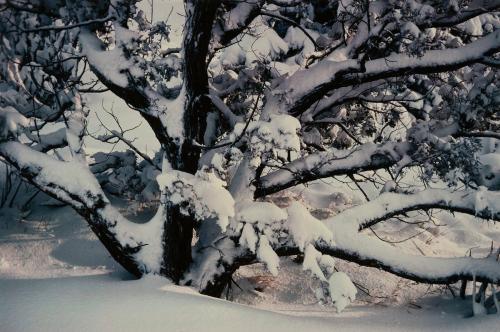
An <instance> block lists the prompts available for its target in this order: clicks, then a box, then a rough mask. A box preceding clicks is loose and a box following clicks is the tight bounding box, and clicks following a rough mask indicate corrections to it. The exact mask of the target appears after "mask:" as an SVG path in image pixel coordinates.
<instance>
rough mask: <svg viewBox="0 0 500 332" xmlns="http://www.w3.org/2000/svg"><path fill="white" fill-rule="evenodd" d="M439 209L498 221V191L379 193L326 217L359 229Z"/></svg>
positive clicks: (499, 201) (437, 190) (337, 225)
mask: <svg viewBox="0 0 500 332" xmlns="http://www.w3.org/2000/svg"><path fill="white" fill-rule="evenodd" d="M429 209H441V210H449V211H453V212H461V213H466V214H470V215H474V216H478V217H480V218H484V219H492V220H495V221H500V193H498V192H496V191H487V190H486V189H485V188H483V187H481V188H480V190H457V191H450V190H445V189H426V190H423V191H420V192H416V193H408V194H405V193H393V192H387V193H383V194H381V195H380V196H379V197H377V198H376V199H374V200H372V201H370V202H367V203H364V204H362V205H359V206H356V207H353V208H351V209H348V210H346V211H344V212H341V213H339V214H338V215H336V216H334V217H332V219H331V220H329V223H330V224H331V225H335V227H342V226H341V225H345V226H346V227H354V228H355V229H356V230H362V229H365V228H368V227H370V226H373V225H375V224H376V223H378V222H380V221H383V220H387V219H389V218H391V217H394V216H396V215H400V214H403V213H405V212H410V211H416V210H429Z"/></svg>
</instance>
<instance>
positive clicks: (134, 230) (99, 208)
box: [0, 142, 148, 276]
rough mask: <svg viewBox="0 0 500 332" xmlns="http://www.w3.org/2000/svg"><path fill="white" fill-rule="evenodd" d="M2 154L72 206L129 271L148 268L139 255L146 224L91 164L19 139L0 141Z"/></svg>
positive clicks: (138, 272) (40, 186)
mask: <svg viewBox="0 0 500 332" xmlns="http://www.w3.org/2000/svg"><path fill="white" fill-rule="evenodd" d="M0 156H1V157H2V158H3V159H5V160H6V161H7V162H8V163H9V164H10V165H13V166H14V167H15V168H17V170H18V171H19V174H20V175H21V176H22V177H23V178H24V179H25V180H27V181H28V182H30V183H31V184H33V185H34V186H35V187H37V188H38V189H40V190H42V191H43V192H45V193H47V194H49V195H51V196H52V197H54V198H56V199H58V200H60V201H62V202H64V203H67V204H69V205H70V206H72V207H73V208H74V209H75V211H76V212H78V214H80V215H81V216H83V217H84V218H85V220H86V221H87V222H88V224H89V226H90V228H91V229H92V230H93V231H94V233H95V234H96V235H97V237H98V238H99V240H100V241H101V242H102V243H103V244H104V246H105V247H106V249H107V250H108V251H109V252H110V254H111V255H112V256H113V258H114V259H115V260H116V261H117V262H119V263H120V264H121V265H122V266H123V267H124V268H125V269H126V270H127V271H129V272H130V273H132V274H133V275H135V276H141V275H142V274H143V273H144V272H145V271H147V269H148V267H147V266H146V265H145V264H144V263H143V262H141V261H140V260H139V259H137V256H136V255H137V254H138V253H139V252H140V250H141V248H143V246H144V242H143V241H141V239H140V234H142V233H143V232H142V231H141V228H143V227H145V225H139V224H133V223H131V222H129V221H128V220H126V219H125V218H123V217H122V216H121V214H120V213H119V212H118V211H116V210H115V209H114V208H113V207H112V206H111V204H110V202H109V200H108V199H107V198H106V196H105V194H104V193H103V192H102V190H101V189H100V186H99V184H98V183H97V180H96V179H95V177H94V176H93V175H92V173H91V172H90V170H89V169H88V168H87V167H85V166H84V165H83V164H81V163H79V162H77V161H70V162H64V161H59V160H55V159H53V158H52V157H50V156H48V155H46V154H44V153H41V152H38V151H35V150H33V149H31V148H29V147H27V146H25V145H23V144H21V143H18V142H4V143H0Z"/></svg>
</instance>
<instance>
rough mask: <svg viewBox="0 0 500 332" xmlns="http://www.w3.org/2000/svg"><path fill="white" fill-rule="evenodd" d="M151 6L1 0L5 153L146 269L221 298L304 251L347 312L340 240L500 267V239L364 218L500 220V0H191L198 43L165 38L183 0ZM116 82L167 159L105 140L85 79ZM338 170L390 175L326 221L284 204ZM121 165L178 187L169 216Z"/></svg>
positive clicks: (433, 265)
mask: <svg viewBox="0 0 500 332" xmlns="http://www.w3.org/2000/svg"><path fill="white" fill-rule="evenodd" d="M136 5H137V4H136V1H130V0H111V1H91V0H87V1H70V0H66V1H63V0H50V1H49V0H46V1H44V0H39V1H29V2H23V1H17V0H6V1H2V2H1V6H2V7H1V8H2V11H1V13H0V15H1V16H0V21H1V25H0V33H1V35H2V43H1V46H0V47H1V53H0V56H1V63H2V66H1V72H0V91H1V93H0V107H1V108H0V156H1V157H2V159H3V161H4V162H6V163H8V164H9V165H12V166H14V167H15V168H17V169H18V171H19V173H20V175H21V176H22V177H23V178H24V179H25V180H27V181H29V182H30V183H32V184H33V185H34V186H36V187H37V188H39V189H40V190H41V191H43V192H45V193H47V194H49V195H51V196H53V197H55V198H57V199H59V200H61V201H63V202H65V203H67V204H69V205H71V206H72V207H73V208H74V209H75V210H76V211H77V212H78V213H79V214H80V215H82V216H83V217H84V218H85V220H86V221H87V222H88V224H89V226H90V227H91V229H92V230H93V231H94V232H95V234H96V235H97V237H98V238H99V239H100V240H101V242H102V243H103V244H104V245H105V247H106V248H107V249H108V251H109V252H110V253H111V255H112V256H113V258H114V259H115V260H117V261H118V262H119V263H120V264H121V265H122V266H123V267H124V268H125V269H126V270H127V271H129V272H130V273H132V274H134V275H136V276H138V277H139V276H141V275H143V274H146V273H156V274H160V275H162V276H165V277H168V278H170V279H172V280H173V281H174V282H176V283H179V284H186V285H191V286H194V287H196V288H198V289H200V291H201V292H202V293H205V294H209V295H214V296H219V295H220V294H221V293H222V291H223V290H224V288H225V287H226V286H227V284H228V282H229V281H230V278H231V275H232V273H234V271H235V270H236V269H237V268H238V267H240V266H242V265H245V264H252V263H254V262H257V261H262V262H264V263H266V265H267V267H268V269H269V270H270V272H271V273H273V274H275V273H277V272H278V263H279V259H278V256H282V255H295V254H299V253H304V254H305V259H304V267H305V268H307V269H309V270H311V272H312V274H313V275H315V276H316V277H317V278H319V279H320V280H322V281H324V285H325V288H324V290H325V296H326V297H330V298H331V299H332V300H333V301H334V302H335V304H336V306H337V308H338V309H339V310H341V309H342V308H343V307H344V306H345V305H347V304H348V303H349V302H350V301H351V300H352V299H353V297H354V294H355V289H354V290H353V287H352V284H351V283H350V281H349V279H348V278H347V276H346V275H345V274H342V272H333V271H334V270H333V267H334V266H333V264H334V261H333V260H332V259H331V257H338V258H341V259H347V260H350V261H353V262H356V263H358V264H361V265H366V266H373V267H377V268H381V269H384V270H386V271H388V272H391V273H394V274H396V275H398V276H401V277H404V278H409V279H412V280H416V281H419V282H426V283H441V284H450V283H454V282H457V281H459V280H472V279H475V280H478V281H482V282H484V283H485V284H487V283H492V284H494V283H498V282H499V281H500V268H499V263H498V253H497V254H496V255H495V254H492V255H490V257H488V258H484V259H473V258H466V257H464V258H429V257H421V256H414V255H407V254H402V253H400V252H399V251H398V250H397V249H395V248H394V247H392V246H390V245H388V244H386V243H384V242H383V241H380V240H378V239H376V238H373V237H371V236H368V235H366V234H365V233H366V232H365V231H364V230H366V229H369V228H370V227H371V226H373V225H375V224H377V223H381V222H384V221H385V220H388V219H390V218H392V217H396V216H402V217H403V218H404V217H406V216H408V215H410V214H411V213H412V212H413V211H422V210H423V211H428V210H432V209H442V210H448V211H452V212H460V213H467V214H471V215H475V216H477V217H479V218H483V219H491V220H494V221H498V220H499V219H500V194H499V193H498V189H499V188H500V185H499V183H500V182H499V180H498V171H497V169H496V168H495V167H498V165H496V166H495V165H494V164H491V165H490V164H487V163H486V162H485V160H481V156H482V155H484V154H486V153H492V152H495V151H497V147H496V144H497V143H498V139H499V138H500V135H499V134H498V129H499V128H498V126H499V118H498V116H499V114H498V109H499V102H500V100H499V99H498V96H499V91H498V89H499V73H498V66H499V59H498V52H499V50H500V29H499V26H500V20H499V15H498V8H500V2H499V1H494V0H483V1H479V0H478V1H474V0H472V1H415V0H406V1H393V0H387V1H383V0H381V1H365V0H360V1H358V0H352V1H347V0H345V1H334V0H331V1H328V0H325V1H323V0H310V1H294V0H272V1H270V0H268V1H264V0H262V1H261V0H247V1H215V0H213V1H212V0H199V1H186V3H185V14H186V21H185V25H184V40H183V42H182V47H181V48H180V49H167V48H166V47H165V45H166V41H167V40H168V38H169V32H170V27H169V26H168V24H167V22H166V19H167V17H168V14H169V13H156V15H162V16H163V15H164V17H165V20H164V21H162V20H160V21H159V22H158V23H154V24H153V23H151V22H150V21H149V20H148V19H146V15H145V14H144V12H142V11H141V10H138V9H137V6H136ZM108 90H109V91H111V92H112V93H114V94H115V95H116V96H117V97H119V98H121V99H123V100H124V101H125V102H126V103H127V104H128V105H129V106H130V108H132V109H133V110H135V111H137V112H139V114H140V115H141V116H142V117H143V118H144V120H145V121H146V122H147V123H148V125H149V126H150V127H151V129H152V130H153V131H154V133H155V136H156V138H157V140H158V141H159V143H160V145H161V151H160V153H159V154H158V155H157V157H156V158H150V157H149V156H148V155H147V154H145V153H143V152H141V151H140V149H138V148H136V147H135V146H134V144H133V142H132V141H130V140H127V138H126V137H125V133H126V131H127V130H128V129H124V128H122V127H121V126H120V131H116V130H107V133H106V134H105V135H101V136H99V139H101V140H102V141H108V142H110V141H111V142H116V141H117V140H119V141H122V142H124V143H125V144H126V145H127V146H128V147H129V148H130V152H128V153H121V154H120V153H115V154H113V155H112V156H111V157H110V158H103V155H102V154H101V155H99V154H98V155H96V156H94V158H90V157H89V156H87V155H86V154H85V152H84V149H83V137H84V136H85V134H86V121H87V120H86V119H87V116H88V114H89V109H88V108H87V107H86V105H85V104H84V103H82V95H85V94H90V93H98V92H103V91H108ZM114 118H115V120H116V121H117V122H118V123H119V116H116V115H114ZM483 138H489V139H490V140H489V141H487V140H484V139H483ZM486 142H493V143H492V144H491V145H488V146H487V145H486ZM136 158H139V160H142V162H140V163H138V162H137V159H136ZM490 159H491V158H490ZM481 161H482V163H481ZM160 170H161V174H160V175H159V176H158V178H157V180H158V181H157V183H158V188H155V186H156V183H153V181H152V178H154V177H152V175H154V174H155V173H160ZM110 174H112V175H113V176H112V177H111V175H110ZM408 174H418V175H419V177H418V179H419V181H418V183H417V185H407V184H406V182H405V181H402V180H403V179H404V178H405V176H407V175H408ZM332 176H348V178H349V179H350V181H351V182H352V183H353V184H356V185H358V186H359V188H360V189H361V190H362V188H363V186H362V185H360V184H359V182H361V181H363V182H366V181H368V182H371V183H373V184H374V185H375V186H377V185H380V186H381V187H382V190H381V193H380V194H379V195H378V196H376V197H371V196H373V195H371V196H370V195H369V194H367V193H365V196H366V199H367V202H366V203H365V204H362V205H359V206H356V207H353V208H350V209H347V210H345V211H343V212H341V213H339V214H338V215H335V216H333V217H330V218H327V219H324V220H319V219H317V218H315V217H313V216H312V215H311V214H310V213H309V211H308V210H307V207H305V206H303V205H301V204H300V203H298V202H295V203H293V204H291V205H290V206H288V207H283V206H282V207H279V206H278V205H276V204H275V203H273V194H276V193H279V192H281V191H283V190H286V189H287V188H291V187H293V186H295V185H298V184H306V183H308V182H310V181H314V180H317V179H322V178H327V177H332ZM110 179H112V181H114V182H115V183H117V181H118V180H119V179H121V180H120V181H121V182H120V181H118V182H120V183H122V184H123V185H124V186H119V190H118V191H117V192H116V193H123V192H125V191H129V192H135V193H138V192H141V191H142V192H143V193H144V195H145V196H148V197H154V195H155V190H157V189H159V192H161V197H158V198H159V199H160V205H159V207H158V211H157V213H156V215H155V216H154V217H153V218H152V219H151V220H150V221H149V222H148V223H145V224H137V223H134V222H131V221H129V220H127V219H126V218H125V217H124V216H123V215H121V214H120V213H119V212H118V211H117V210H116V209H115V208H114V207H113V206H112V204H111V203H110V201H109V199H108V198H107V197H106V193H105V191H104V189H103V188H108V190H107V191H108V192H109V186H108V187H107V186H106V184H108V183H110V181H111V180H110ZM117 179H118V180H117ZM132 179H134V181H132ZM443 183H446V184H447V185H448V186H446V185H443ZM115 188H116V186H115ZM362 191H363V190H362ZM146 194H148V195H146ZM193 239H194V240H195V241H194V243H195V244H194V245H193V244H192V243H193Z"/></svg>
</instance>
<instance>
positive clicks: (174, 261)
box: [160, 205, 194, 284]
mask: <svg viewBox="0 0 500 332" xmlns="http://www.w3.org/2000/svg"><path fill="white" fill-rule="evenodd" d="M165 211H166V215H165V226H164V227H165V228H164V231H163V248H164V252H163V264H162V268H161V271H160V272H161V274H162V275H165V276H167V277H169V278H170V279H172V280H173V281H174V282H175V283H177V284H178V283H179V282H180V281H181V279H182V276H183V274H184V273H185V271H186V270H187V269H188V267H189V264H191V242H192V240H193V226H194V220H193V218H192V217H191V216H186V215H184V214H182V213H181V211H180V209H179V207H178V206H173V205H167V208H166V209H165Z"/></svg>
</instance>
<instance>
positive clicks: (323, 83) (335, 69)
mask: <svg viewBox="0 0 500 332" xmlns="http://www.w3.org/2000/svg"><path fill="white" fill-rule="evenodd" d="M498 50H500V30H496V31H494V32H492V33H490V34H489V35H487V36H486V37H483V38H480V39H478V40H476V41H474V42H472V43H470V44H467V45H465V46H462V47H458V48H454V49H446V50H430V51H426V52H424V53H423V55H422V56H419V57H416V56H411V55H406V54H392V55H390V56H388V57H385V58H380V59H375V60H370V61H366V62H365V63H364V64H363V66H362V64H361V62H360V61H358V60H352V59H351V60H344V61H340V62H336V61H332V60H329V59H325V60H323V61H321V62H319V63H318V64H317V65H315V66H313V67H311V68H309V69H304V70H300V71H298V72H296V73H295V74H294V75H292V76H290V77H289V78H288V79H285V80H284V81H283V82H282V83H281V84H280V85H279V86H278V88H277V92H278V91H280V92H281V94H279V93H277V92H276V93H275V97H274V98H273V99H272V101H271V102H268V105H266V107H270V108H272V109H274V108H276V109H277V110H280V111H283V112H289V113H291V114H295V113H300V112H301V111H303V110H305V109H307V107H309V106H310V105H312V104H313V103H314V102H315V101H317V100H319V99H321V98H322V97H323V96H324V95H325V94H326V93H327V92H329V91H332V90H334V89H338V88H342V87H347V86H351V85H354V84H361V83H367V82H372V81H376V80H379V79H388V78H391V77H398V76H401V75H405V74H410V73H411V74H429V73H437V72H443V71H450V70H455V69H458V68H461V67H463V66H467V65H469V64H471V63H474V62H480V61H481V60H482V59H483V57H484V56H487V55H490V54H493V53H495V52H497V51H498ZM362 67H363V68H362ZM282 95H286V98H285V100H284V102H283V100H281V99H280V98H279V96H282Z"/></svg>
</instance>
